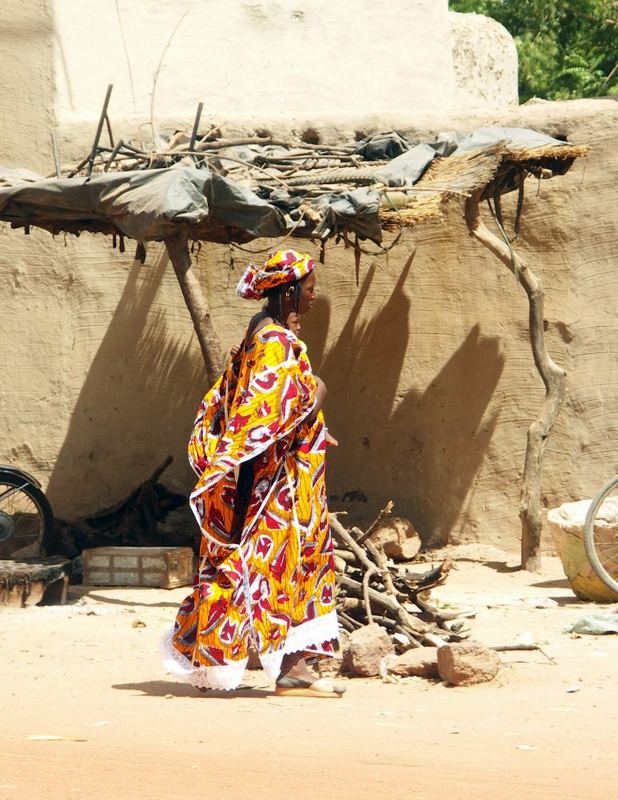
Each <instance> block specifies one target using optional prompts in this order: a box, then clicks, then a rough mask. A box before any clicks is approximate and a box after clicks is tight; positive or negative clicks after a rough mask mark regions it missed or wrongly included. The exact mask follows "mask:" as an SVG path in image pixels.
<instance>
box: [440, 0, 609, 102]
mask: <svg viewBox="0 0 618 800" xmlns="http://www.w3.org/2000/svg"><path fill="white" fill-rule="evenodd" d="M450 8H451V11H460V12H475V13H477V14H485V15H486V16H490V17H493V18H494V19H495V20H497V21H498V22H500V23H501V24H502V25H504V27H505V28H506V29H507V30H508V31H509V32H510V33H511V35H512V36H513V38H514V39H515V44H516V45H517V52H518V55H519V96H520V101H521V102H522V103H523V102H525V101H526V100H529V99H530V98H531V97H535V96H536V97H543V98H546V99H548V100H562V99H568V98H574V97H598V96H599V95H607V94H618V81H617V79H618V0H451V3H450Z"/></svg>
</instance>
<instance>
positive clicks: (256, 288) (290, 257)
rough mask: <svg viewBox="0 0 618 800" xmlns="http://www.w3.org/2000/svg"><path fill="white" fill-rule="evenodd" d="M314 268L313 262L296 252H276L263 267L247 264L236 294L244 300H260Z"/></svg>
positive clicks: (303, 254)
mask: <svg viewBox="0 0 618 800" xmlns="http://www.w3.org/2000/svg"><path fill="white" fill-rule="evenodd" d="M314 267H315V261H313V259H311V258H309V256H308V255H306V254H305V253H297V252H296V250H278V251H277V252H276V253H273V254H272V255H271V256H270V258H269V259H268V261H266V262H265V263H264V265H263V266H261V267H258V266H256V265H255V264H249V266H248V267H247V269H246V270H245V272H244V274H243V276H242V278H241V279H240V281H239V283H238V286H237V287H236V293H237V294H238V295H240V297H244V298H245V300H261V299H262V298H263V297H264V295H265V294H266V292H267V291H268V290H269V289H274V288H275V286H281V285H282V284H286V283H291V282H292V281H297V280H300V279H301V278H304V277H305V275H308V274H309V273H310V272H311V271H312V270H313V269H314Z"/></svg>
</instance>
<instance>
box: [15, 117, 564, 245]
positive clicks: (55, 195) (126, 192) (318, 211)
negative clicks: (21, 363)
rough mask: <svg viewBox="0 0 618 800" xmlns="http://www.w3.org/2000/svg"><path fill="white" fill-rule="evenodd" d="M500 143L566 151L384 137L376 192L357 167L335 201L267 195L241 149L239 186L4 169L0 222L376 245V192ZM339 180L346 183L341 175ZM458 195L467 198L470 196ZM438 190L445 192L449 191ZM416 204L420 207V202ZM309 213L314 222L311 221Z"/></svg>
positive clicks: (485, 132)
mask: <svg viewBox="0 0 618 800" xmlns="http://www.w3.org/2000/svg"><path fill="white" fill-rule="evenodd" d="M497 142H505V144H506V146H507V148H508V149H509V150H513V151H515V150H518V149H533V148H539V147H541V148H550V149H552V150H553V148H554V147H555V148H559V147H564V144H565V143H564V142H562V141H560V140H558V139H553V138H552V137H550V136H546V135H545V134H542V133H538V132H536V131H533V130H529V129H525V128H480V129H479V130H477V131H474V132H473V133H469V134H460V133H455V132H447V133H441V134H440V135H439V136H438V137H437V138H436V139H435V140H434V141H432V142H428V143H424V144H419V143H418V142H416V141H414V140H412V139H407V138H405V137H404V136H402V135H401V134H399V133H396V132H394V131H391V132H388V133H381V134H378V135H376V136H373V137H371V138H369V139H366V140H364V141H363V142H362V143H360V144H359V146H358V148H357V151H356V152H357V154H358V155H362V156H363V158H364V159H365V160H366V162H367V164H366V166H365V164H364V163H363V162H360V163H359V164H358V165H357V166H358V167H360V169H359V170H358V175H359V176H364V177H363V180H362V183H364V184H367V183H369V184H370V185H369V186H366V185H364V186H363V187H362V188H359V183H361V181H360V177H359V182H358V183H357V184H356V185H355V184H354V177H355V174H356V170H355V168H354V167H353V168H352V170H351V171H352V176H351V178H350V177H345V178H340V179H337V178H336V177H335V178H333V179H332V180H331V181H330V183H331V185H332V184H335V186H336V185H337V184H338V183H341V180H344V181H347V182H348V183H349V184H350V188H349V189H347V188H344V187H343V186H340V185H339V186H336V188H337V191H335V190H334V187H333V188H331V186H330V185H329V180H328V179H326V178H325V177H324V178H323V179H322V180H318V177H317V176H318V173H316V179H315V185H314V186H313V187H309V189H311V191H308V190H307V188H305V189H303V188H295V187H294V186H292V185H286V183H285V180H283V179H282V180H278V184H280V185H279V186H278V187H277V188H274V187H273V185H272V183H271V184H270V185H268V182H266V183H265V182H264V180H263V178H262V179H260V176H261V175H262V176H263V174H264V172H265V171H264V170H263V169H262V170H261V172H260V171H259V170H260V169H261V168H258V169H257V172H255V173H253V174H252V173H251V172H250V171H251V169H252V167H251V163H252V162H253V161H255V160H256V157H257V156H256V148H255V147H253V146H252V147H251V148H244V150H242V157H241V158H239V152H238V148H236V149H235V150H234V158H233V159H232V160H233V161H234V160H235V161H238V160H240V161H243V162H246V163H247V170H249V175H250V177H249V178H248V179H245V180H244V181H243V182H242V183H241V182H237V181H234V180H232V179H231V178H228V177H224V176H223V175H220V174H217V173H216V172H214V171H212V170H211V169H209V168H207V167H206V166H205V165H203V166H201V167H199V168H198V167H197V166H193V165H191V164H187V161H184V162H180V163H177V164H175V165H174V166H170V167H164V168H158V169H143V170H136V171H133V172H122V171H118V172H112V171H110V172H103V173H99V174H96V175H94V176H93V177H91V178H86V177H74V178H40V177H39V176H37V175H35V174H34V173H31V172H29V171H27V170H15V169H10V168H8V167H6V168H3V167H0V220H4V221H7V222H11V223H14V224H15V225H18V226H27V225H39V226H41V227H46V228H48V229H49V230H52V231H54V232H56V231H62V230H68V231H72V232H79V230H95V231H101V232H105V233H115V232H119V233H122V234H124V235H126V236H130V237H132V238H134V239H138V240H142V241H148V240H153V239H164V238H166V237H168V236H170V235H172V234H173V233H175V231H176V230H177V229H178V226H179V225H181V224H184V225H187V226H189V227H190V228H191V229H192V230H193V235H194V236H195V238H200V239H205V240H209V239H210V240H212V241H248V240H250V239H255V238H258V237H267V238H278V237H281V236H285V235H287V234H288V233H290V232H292V231H293V232H294V233H295V234H296V235H306V236H313V235H317V236H324V237H325V236H328V235H332V234H334V233H337V232H338V231H340V230H342V229H347V230H349V231H351V232H356V233H357V234H358V235H359V236H361V237H362V238H369V239H373V240H374V241H376V242H379V241H380V239H381V223H380V201H381V197H382V196H381V195H380V193H379V191H378V188H379V187H378V186H376V188H375V189H374V188H373V187H372V186H371V184H381V186H382V187H384V186H386V187H401V186H405V187H409V186H413V185H414V184H416V183H417V182H418V181H420V180H422V178H423V175H424V173H425V172H426V171H427V169H428V168H429V167H430V165H432V162H436V161H437V162H442V161H444V159H446V158H450V157H453V156H458V155H462V154H468V153H470V152H471V151H474V150H487V149H488V148H490V147H493V146H495V144H496V143H497ZM280 149H281V148H280ZM226 152H228V151H227V150H225V149H222V150H221V153H213V155H212V156H211V157H210V158H211V159H212V165H213V168H214V167H216V165H217V164H219V165H221V164H225V160H226V159H225V155H224V154H225V153H226ZM283 152H285V151H283ZM258 155H259V154H258ZM496 157H497V158H501V156H496ZM217 159H218V161H217ZM385 159H390V160H388V163H386V164H384V163H382V164H380V165H375V166H374V165H373V163H372V162H373V161H375V160H382V161H384V160H385ZM566 169H568V165H567V166H566ZM326 172H328V170H326ZM343 172H350V170H347V171H346V170H343ZM335 173H336V175H341V174H342V170H335ZM307 174H310V173H307ZM320 174H323V172H322V173H320ZM433 174H434V173H431V175H432V176H433ZM459 180H460V182H461V180H462V179H461V177H460V179H459ZM470 180H472V178H471V179H470ZM247 183H249V184H250V185H251V186H252V187H253V188H254V189H255V191H253V190H252V188H249V187H248V186H247V185H246V184H247ZM307 183H312V180H309V181H308V182H306V186H307ZM457 188H458V191H459V192H460V193H461V191H466V190H468V189H469V188H472V187H468V186H465V185H464V186H459V185H458V187H457ZM441 190H444V191H446V190H448V186H443V187H442V189H441ZM415 202H416V203H417V204H419V203H421V202H422V201H419V200H418V198H417V199H416V200H415ZM309 208H310V209H311V211H312V212H313V213H307V209H309Z"/></svg>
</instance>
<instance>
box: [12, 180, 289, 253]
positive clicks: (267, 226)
mask: <svg viewBox="0 0 618 800" xmlns="http://www.w3.org/2000/svg"><path fill="white" fill-rule="evenodd" d="M0 217H1V218H2V219H5V220H7V221H9V222H10V221H13V220H14V221H16V222H20V223H24V222H25V223H27V222H28V220H29V218H30V219H32V221H33V222H34V218H38V219H39V220H49V221H50V222H54V221H61V220H64V221H66V220H72V221H75V222H88V221H97V220H99V221H101V222H105V221H107V222H111V223H112V224H113V225H114V226H115V227H116V228H118V230H119V231H120V232H122V233H124V234H126V235H127V236H131V237H133V238H134V239H140V240H142V241H147V240H149V239H163V238H165V237H166V236H170V235H171V234H173V233H174V232H175V231H177V230H178V223H188V224H190V225H195V224H199V223H200V222H203V221H205V220H207V219H209V220H210V221H216V222H220V223H221V224H222V225H230V226H233V227H236V228H240V229H242V230H244V231H246V232H247V234H249V236H250V237H252V238H253V237H255V238H257V237H259V236H268V237H273V236H281V235H283V234H284V233H285V232H286V230H287V227H288V226H287V224H286V221H285V218H284V215H283V213H282V212H281V211H279V209H278V208H276V207H275V206H273V205H271V204H270V203H267V202H266V201H265V200H261V199H260V198H259V197H258V196H257V195H256V194H255V193H254V192H252V191H251V190H250V189H247V188H246V187H244V186H242V185H240V184H238V183H234V182H233V181H230V180H227V179H226V178H222V177H220V176H219V175H215V174H213V173H212V172H210V171H209V170H207V169H197V168H196V167H189V166H184V165H182V166H174V167H169V168H168V169H153V170H141V171H135V172H109V173H104V174H102V175H97V176H95V177H92V178H47V179H43V180H40V181H37V182H36V183H23V184H20V185H19V186H14V187H12V188H0Z"/></svg>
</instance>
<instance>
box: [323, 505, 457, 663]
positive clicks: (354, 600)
mask: <svg viewBox="0 0 618 800" xmlns="http://www.w3.org/2000/svg"><path fill="white" fill-rule="evenodd" d="M391 509H392V503H389V504H388V506H387V507H386V508H385V509H383V510H382V511H381V512H380V514H379V516H378V519H377V520H376V521H375V522H374V523H373V525H371V526H370V527H369V528H368V529H367V531H365V532H363V531H361V530H359V529H358V528H354V527H352V528H350V529H347V528H345V527H344V526H343V525H342V524H341V522H340V521H339V519H337V516H336V515H335V514H331V517H330V526H331V531H332V534H333V538H334V539H335V542H336V545H337V547H336V548H335V555H336V556H338V558H339V568H340V574H338V576H337V584H338V589H339V592H338V610H339V613H340V618H341V621H342V626H343V627H344V628H345V630H347V631H352V630H356V629H357V628H359V627H362V626H363V625H366V624H371V623H372V622H375V623H378V624H379V625H381V626H382V627H384V628H385V629H386V630H387V631H388V633H389V634H391V635H395V634H403V635H404V636H405V637H407V640H408V641H409V642H410V645H411V646H413V647H420V646H422V645H423V644H426V645H436V644H444V643H445V642H446V641H459V640H461V639H462V638H463V635H462V633H461V632H459V633H455V632H452V631H450V630H449V629H448V628H447V627H446V625H445V621H446V618H447V617H446V616H444V617H443V616H442V615H441V614H440V613H439V612H438V611H437V610H436V609H434V608H432V607H431V606H430V605H429V603H428V602H427V601H426V599H421V597H420V595H421V594H422V593H426V592H428V591H429V590H430V589H431V588H432V587H434V586H438V585H439V584H440V583H443V582H444V580H446V577H447V575H448V573H449V571H450V569H451V567H452V563H451V562H450V561H445V562H443V563H442V564H440V565H439V566H438V567H436V568H432V569H429V570H427V571H425V572H419V573H416V572H410V571H409V570H407V569H406V570H404V571H401V570H399V569H398V568H396V567H395V566H394V565H393V564H391V563H390V562H389V561H388V559H387V558H386V556H385V555H384V551H383V550H382V548H381V547H379V546H377V545H375V544H373V543H372V542H370V541H369V538H368V537H369V536H370V535H371V533H372V532H374V531H375V529H376V527H377V524H378V522H379V521H380V520H381V519H383V518H384V517H385V516H387V515H388V514H389V513H390V512H391ZM414 607H416V609H418V611H416V612H415V611H414ZM419 614H421V615H422V616H423V617H424V619H421V618H420V616H419Z"/></svg>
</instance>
